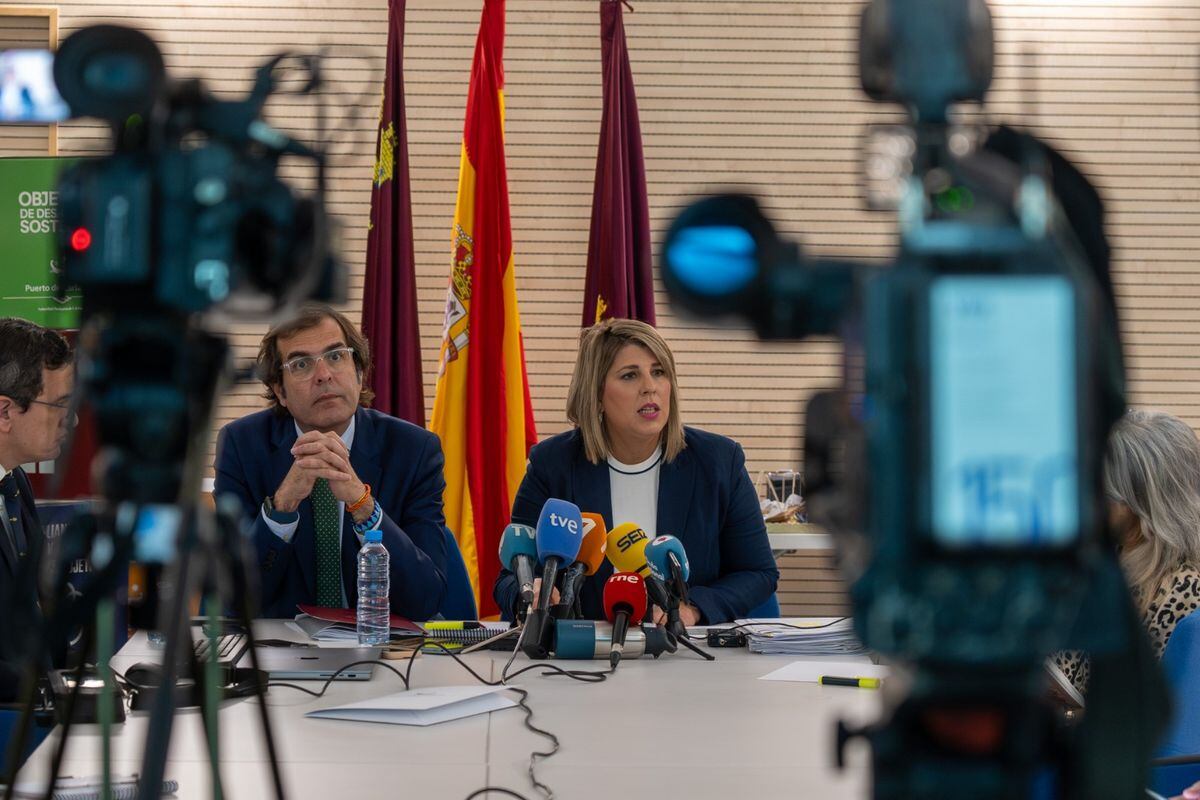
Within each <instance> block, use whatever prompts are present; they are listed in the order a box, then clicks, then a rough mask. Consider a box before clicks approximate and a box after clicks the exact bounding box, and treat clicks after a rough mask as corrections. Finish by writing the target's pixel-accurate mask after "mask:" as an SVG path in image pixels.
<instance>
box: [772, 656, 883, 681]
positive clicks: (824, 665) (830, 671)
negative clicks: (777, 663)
mask: <svg viewBox="0 0 1200 800" xmlns="http://www.w3.org/2000/svg"><path fill="white" fill-rule="evenodd" d="M889 673H890V670H889V669H888V667H886V666H884V665H882V664H872V663H871V659H869V658H867V657H865V656H863V657H861V658H855V657H851V658H837V657H831V658H821V657H817V656H814V657H812V658H806V659H803V660H801V661H793V662H792V663H790V664H788V665H787V666H784V667H780V668H779V669H777V670H775V671H774V672H771V673H768V674H766V675H763V676H762V677H761V678H759V680H762V681H798V682H801V683H816V682H817V680H818V679H819V678H821V677H823V676H829V677H837V678H886V677H887V676H888V674H889Z"/></svg>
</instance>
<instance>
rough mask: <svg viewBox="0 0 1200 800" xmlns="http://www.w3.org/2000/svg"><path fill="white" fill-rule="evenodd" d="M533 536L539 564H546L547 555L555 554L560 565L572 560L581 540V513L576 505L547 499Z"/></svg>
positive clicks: (577, 553)
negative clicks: (559, 560)
mask: <svg viewBox="0 0 1200 800" xmlns="http://www.w3.org/2000/svg"><path fill="white" fill-rule="evenodd" d="M536 538H537V553H538V561H539V562H540V563H542V564H544V563H546V559H548V558H550V557H551V556H558V557H559V559H561V560H562V563H563V565H567V564H570V563H571V562H573V561H574V560H575V556H577V555H579V545H580V544H581V543H582V542H583V516H582V515H581V514H580V512H579V506H577V505H575V504H574V503H570V502H568V501H566V500H558V499H556V498H553V497H552V498H550V499H549V500H547V501H546V504H545V505H544V506H542V513H541V516H539V517H538V524H537V534H536Z"/></svg>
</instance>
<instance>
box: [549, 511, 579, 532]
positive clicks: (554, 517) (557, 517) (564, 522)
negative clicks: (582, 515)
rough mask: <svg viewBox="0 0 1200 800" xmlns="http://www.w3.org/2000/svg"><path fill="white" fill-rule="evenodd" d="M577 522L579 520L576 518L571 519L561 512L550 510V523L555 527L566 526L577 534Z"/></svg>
mask: <svg viewBox="0 0 1200 800" xmlns="http://www.w3.org/2000/svg"><path fill="white" fill-rule="evenodd" d="M579 523H580V520H579V519H577V518H576V519H572V518H571V517H564V516H563V515H562V514H555V513H554V512H553V511H551V512H550V524H551V525H553V526H554V527H555V528H566V529H567V530H568V531H570V532H571V534H572V535H574V536H578V535H579Z"/></svg>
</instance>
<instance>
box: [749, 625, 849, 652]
mask: <svg viewBox="0 0 1200 800" xmlns="http://www.w3.org/2000/svg"><path fill="white" fill-rule="evenodd" d="M737 624H738V625H744V626H746V627H745V628H744V630H745V631H746V633H747V639H748V642H747V644H748V645H749V648H750V652H751V653H763V654H765V655H785V656H842V655H861V654H863V653H866V652H867V648H865V647H863V645H862V642H860V641H859V640H858V637H857V636H855V635H854V622H853V621H852V620H851V619H850V618H849V617H845V618H838V617H803V618H798V619H739V620H738V621H737Z"/></svg>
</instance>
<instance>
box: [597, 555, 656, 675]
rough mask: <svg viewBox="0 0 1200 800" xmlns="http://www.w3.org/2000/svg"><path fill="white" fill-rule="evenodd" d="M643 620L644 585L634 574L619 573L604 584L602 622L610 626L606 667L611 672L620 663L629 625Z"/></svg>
mask: <svg viewBox="0 0 1200 800" xmlns="http://www.w3.org/2000/svg"><path fill="white" fill-rule="evenodd" d="M644 616H646V584H645V581H643V580H642V576H641V575H638V574H637V573H636V572H618V573H616V574H615V575H613V576H611V577H610V578H609V579H608V581H607V582H605V584H604V618H605V619H607V620H608V621H609V622H611V623H612V626H613V627H612V643H611V645H610V647H609V652H608V663H609V666H611V667H612V668H613V669H616V668H617V664H618V663H620V661H621V655H622V651H623V650H624V649H625V635H626V633H627V631H628V630H629V621H630V620H631V619H632V620H634V624H635V625H636V624H637V623H638V620H640V619H641V618H642V617H644Z"/></svg>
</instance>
